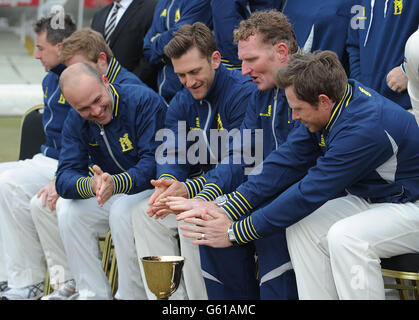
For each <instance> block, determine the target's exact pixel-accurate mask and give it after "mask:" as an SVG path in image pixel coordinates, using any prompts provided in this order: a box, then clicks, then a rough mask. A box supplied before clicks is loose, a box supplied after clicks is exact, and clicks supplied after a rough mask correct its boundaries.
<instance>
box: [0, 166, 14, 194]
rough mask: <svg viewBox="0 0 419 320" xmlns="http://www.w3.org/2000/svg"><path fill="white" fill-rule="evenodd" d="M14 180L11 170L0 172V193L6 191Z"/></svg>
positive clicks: (5, 192)
mask: <svg viewBox="0 0 419 320" xmlns="http://www.w3.org/2000/svg"><path fill="white" fill-rule="evenodd" d="M13 181H14V179H13V175H12V172H11V171H10V170H7V171H4V172H2V173H1V174H0V194H1V195H5V194H7V193H8V191H9V190H10V188H11V186H12V182H13Z"/></svg>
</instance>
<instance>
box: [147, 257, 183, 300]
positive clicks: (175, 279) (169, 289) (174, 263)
mask: <svg viewBox="0 0 419 320" xmlns="http://www.w3.org/2000/svg"><path fill="white" fill-rule="evenodd" d="M184 260H185V258H183V257H180V256H149V257H142V258H141V262H142V263H143V267H144V273H145V277H146V280H147V285H148V288H149V289H150V291H151V292H153V293H154V294H155V296H156V297H157V299H158V300H168V299H169V297H170V296H171V295H172V294H173V292H175V291H176V289H177V288H178V286H179V282H180V277H181V276H182V267H183V262H184Z"/></svg>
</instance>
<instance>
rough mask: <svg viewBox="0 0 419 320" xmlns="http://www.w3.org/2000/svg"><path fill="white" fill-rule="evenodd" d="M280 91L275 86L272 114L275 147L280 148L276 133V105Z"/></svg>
mask: <svg viewBox="0 0 419 320" xmlns="http://www.w3.org/2000/svg"><path fill="white" fill-rule="evenodd" d="M278 92H279V89H278V88H275V91H274V94H275V95H274V108H273V114H272V135H273V137H274V140H275V149H277V148H278V139H277V138H276V133H275V118H276V105H277V103H278Z"/></svg>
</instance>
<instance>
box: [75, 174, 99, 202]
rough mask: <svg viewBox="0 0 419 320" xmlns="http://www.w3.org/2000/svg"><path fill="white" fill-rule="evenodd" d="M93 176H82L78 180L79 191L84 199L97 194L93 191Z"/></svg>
mask: <svg viewBox="0 0 419 320" xmlns="http://www.w3.org/2000/svg"><path fill="white" fill-rule="evenodd" d="M92 179H93V178H92V177H80V178H79V179H77V181H76V188H77V193H78V194H79V196H80V197H81V198H83V199H88V198H92V197H94V196H95V194H94V193H93V191H92V186H91V180H92Z"/></svg>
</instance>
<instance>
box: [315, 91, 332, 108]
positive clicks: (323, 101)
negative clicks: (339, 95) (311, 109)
mask: <svg viewBox="0 0 419 320" xmlns="http://www.w3.org/2000/svg"><path fill="white" fill-rule="evenodd" d="M318 101H319V103H318V105H319V107H320V108H323V109H325V110H332V106H333V101H332V100H331V99H330V98H329V97H328V96H327V95H325V94H323V93H322V94H319V99H318Z"/></svg>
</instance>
